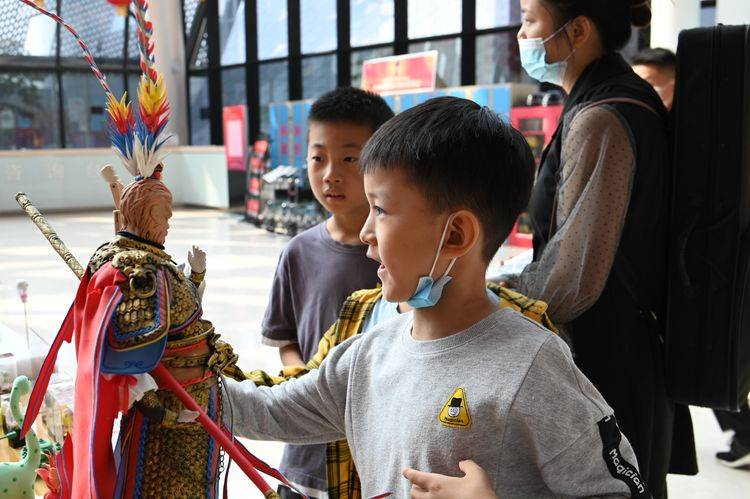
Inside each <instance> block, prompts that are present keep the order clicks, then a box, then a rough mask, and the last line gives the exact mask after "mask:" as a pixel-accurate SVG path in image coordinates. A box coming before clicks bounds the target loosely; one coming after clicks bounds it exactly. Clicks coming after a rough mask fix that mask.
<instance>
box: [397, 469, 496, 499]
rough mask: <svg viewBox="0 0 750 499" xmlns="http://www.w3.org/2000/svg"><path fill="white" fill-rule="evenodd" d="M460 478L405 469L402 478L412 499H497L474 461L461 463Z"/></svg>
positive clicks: (481, 470)
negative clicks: (408, 483)
mask: <svg viewBox="0 0 750 499" xmlns="http://www.w3.org/2000/svg"><path fill="white" fill-rule="evenodd" d="M458 467H459V468H460V469H461V471H463V472H464V473H465V475H464V476H463V477H461V478H456V477H452V476H446V475H438V474H435V473H424V472H422V471H417V470H413V469H411V468H407V469H405V470H404V477H406V479H408V480H409V481H410V482H411V484H412V485H411V497H412V499H463V498H467V499H468V498H471V499H497V496H496V495H495V492H494V490H493V489H492V485H491V484H490V480H489V478H488V477H487V473H485V472H484V470H483V469H482V468H481V467H480V466H479V465H478V464H477V463H475V462H474V461H461V462H460V463H458Z"/></svg>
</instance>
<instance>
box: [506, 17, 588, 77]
mask: <svg viewBox="0 0 750 499" xmlns="http://www.w3.org/2000/svg"><path fill="white" fill-rule="evenodd" d="M565 26H567V23H566V24H565V25H564V26H563V27H562V28H560V29H558V30H557V31H555V32H554V33H552V34H551V35H550V36H548V37H547V38H519V39H518V49H519V51H520V55H521V66H523V69H525V70H526V72H527V73H528V74H529V76H531V77H532V78H534V79H535V80H537V81H540V82H545V83H552V84H553V85H557V86H559V87H561V86H562V84H563V81H564V79H565V72H566V71H567V70H568V59H570V56H571V55H573V52H575V50H573V52H571V53H570V55H568V57H566V58H565V60H564V61H560V62H551V63H548V62H547V48H546V47H545V44H546V43H547V42H548V41H550V40H552V39H553V38H554V37H556V36H557V35H558V34H560V33H561V32H562V31H563V30H564V29H565Z"/></svg>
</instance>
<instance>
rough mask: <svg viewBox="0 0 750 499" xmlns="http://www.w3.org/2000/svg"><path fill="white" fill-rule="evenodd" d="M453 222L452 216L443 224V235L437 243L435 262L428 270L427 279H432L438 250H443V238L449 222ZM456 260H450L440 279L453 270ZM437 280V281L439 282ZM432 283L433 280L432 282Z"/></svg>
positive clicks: (446, 233)
mask: <svg viewBox="0 0 750 499" xmlns="http://www.w3.org/2000/svg"><path fill="white" fill-rule="evenodd" d="M452 221H453V215H451V216H450V217H448V221H446V222H445V227H444V228H443V235H442V236H440V242H439V243H438V249H437V253H435V260H433V262H432V267H431V268H430V273H429V277H430V279H433V277H432V274H433V273H434V272H435V267H437V262H438V259H439V258H440V250H441V249H443V243H444V242H445V236H447V235H448V227H449V226H450V224H451V222H452ZM456 260H458V259H457V258H454V259H452V260H451V262H450V263H449V264H448V268H447V269H445V273H444V274H443V275H442V277H441V278H440V279H443V278H444V277H445V276H447V275H448V272H450V271H451V269H452V268H453V265H455V263H456ZM440 279H438V281H439V280H440ZM433 281H434V280H433Z"/></svg>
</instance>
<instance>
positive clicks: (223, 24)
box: [219, 0, 245, 66]
mask: <svg viewBox="0 0 750 499" xmlns="http://www.w3.org/2000/svg"><path fill="white" fill-rule="evenodd" d="M219 36H220V37H221V65H222V66H228V65H230V64H242V63H244V62H245V0H219Z"/></svg>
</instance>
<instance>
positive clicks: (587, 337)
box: [529, 54, 697, 497]
mask: <svg viewBox="0 0 750 499" xmlns="http://www.w3.org/2000/svg"><path fill="white" fill-rule="evenodd" d="M617 98H628V99H637V100H639V101H641V102H643V103H644V104H647V105H648V106H649V107H651V108H653V109H654V110H656V111H657V112H656V113H654V112H652V111H650V110H648V109H645V108H643V107H642V106H639V105H637V104H629V103H611V104H606V105H607V106H610V108H611V109H613V110H614V112H616V113H618V114H619V115H620V116H621V117H622V118H623V120H624V122H625V123H626V124H627V128H628V130H626V131H627V132H628V133H629V134H630V137H631V141H632V145H633V152H634V157H635V161H636V171H635V178H634V180H633V189H632V194H631V199H630V204H629V206H628V212H627V215H626V218H625V225H624V227H623V231H622V237H621V240H620V246H619V248H618V252H619V253H621V254H623V255H625V259H626V260H627V261H628V262H629V264H630V267H631V269H632V271H633V274H635V277H636V279H637V281H638V282H639V283H640V285H639V286H638V287H637V291H638V295H639V296H638V298H639V300H638V301H639V302H641V304H645V303H648V304H649V305H650V307H649V308H651V310H652V311H654V312H656V314H657V315H660V314H662V312H663V310H664V307H665V296H666V288H667V284H666V274H667V272H666V260H667V237H668V233H667V228H668V227H667V222H668V220H667V215H668V213H667V211H668V208H669V204H668V189H667V182H668V181H669V178H668V175H669V157H670V154H669V149H668V147H669V141H668V133H667V126H668V123H667V122H668V119H667V111H666V109H665V108H664V105H663V104H662V102H661V100H660V99H659V96H658V95H657V94H656V92H655V91H654V90H653V88H651V86H650V85H649V84H648V83H646V82H645V81H643V80H641V79H640V78H639V77H638V76H636V74H635V73H633V71H632V70H631V69H630V66H628V64H627V63H626V62H625V60H624V59H623V58H622V57H621V56H620V55H619V54H607V55H605V56H604V57H602V58H600V59H599V60H597V61H595V62H594V63H592V64H591V65H590V66H589V67H588V68H587V69H586V70H585V71H584V73H583V74H582V75H581V77H580V78H579V80H578V82H576V85H575V87H574V88H573V90H572V91H571V93H570V96H569V98H568V100H567V102H566V104H565V110H564V113H563V117H562V119H561V123H560V124H559V125H558V129H557V131H556V133H555V136H554V138H553V140H552V141H551V143H550V144H549V146H548V147H547V149H546V150H545V152H544V155H543V156H542V162H541V164H540V167H539V171H538V177H537V182H536V184H535V186H534V191H533V193H532V197H531V205H530V210H529V211H530V215H531V219H532V227H533V230H534V257H535V259H537V260H538V259H539V257H540V256H541V254H542V253H543V251H544V248H545V246H546V245H547V243H548V242H549V237H550V232H551V231H550V228H551V226H552V220H553V219H552V209H553V204H554V197H555V192H556V190H557V184H558V181H559V169H560V153H561V150H562V134H563V133H562V132H563V129H564V126H565V124H566V123H569V122H570V120H572V118H573V117H574V116H575V113H576V112H577V111H579V110H581V109H582V108H583V107H585V106H586V105H587V104H590V103H594V102H597V101H601V100H606V99H617ZM552 235H554V231H552ZM552 319H553V320H554V319H555V318H554V317H552ZM565 329H566V331H567V333H568V334H569V338H570V341H571V343H572V345H571V346H572V349H573V351H574V355H575V358H576V364H577V365H578V367H579V368H580V369H581V371H583V373H584V374H585V375H586V376H587V377H588V378H589V379H590V380H591V381H592V382H593V383H594V386H596V388H597V389H598V390H599V391H600V392H601V393H602V395H604V397H605V399H606V400H607V402H608V403H609V404H610V405H611V406H612V408H613V409H614V410H615V414H616V415H617V419H618V421H619V423H620V426H621V429H622V431H623V433H625V434H626V435H627V436H628V438H629V439H630V442H631V444H632V445H633V448H634V449H635V451H636V455H637V457H638V461H639V465H640V468H641V474H642V475H643V476H644V477H645V478H646V481H647V482H649V481H652V483H653V484H654V486H655V488H654V491H655V492H656V493H655V497H661V496H662V494H661V493H660V489H661V488H662V487H664V486H665V482H664V476H665V474H666V472H667V469H666V468H667V466H668V464H667V463H669V462H670V455H671V466H669V468H670V472H672V473H684V474H694V473H697V464H696V457H695V447H694V443H693V435H692V425H691V422H690V415H689V413H688V410H687V408H686V407H682V406H677V407H676V408H675V406H674V404H673V403H672V402H670V401H669V399H668V396H667V394H666V388H665V384H664V378H663V376H664V374H663V369H664V368H663V352H662V345H661V343H660V341H659V338H658V335H657V334H656V332H655V331H654V328H653V322H651V321H650V319H648V318H647V317H644V314H642V312H641V309H640V308H639V306H638V304H636V303H635V300H634V299H633V298H632V297H631V295H630V294H629V293H628V291H627V289H626V288H625V287H624V285H623V284H622V282H620V280H619V278H618V276H617V275H616V273H614V272H613V273H610V276H609V278H608V280H607V283H606V285H605V287H604V290H603V292H602V294H601V296H600V297H599V298H598V299H597V301H596V302H595V303H594V304H593V306H592V307H591V308H589V309H588V310H586V311H585V312H584V313H583V314H581V315H580V316H579V317H577V318H576V319H574V320H573V321H571V322H570V323H569V324H565ZM672 429H674V434H672ZM672 437H674V440H673V442H674V447H673V446H672V445H671V442H672Z"/></svg>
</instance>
